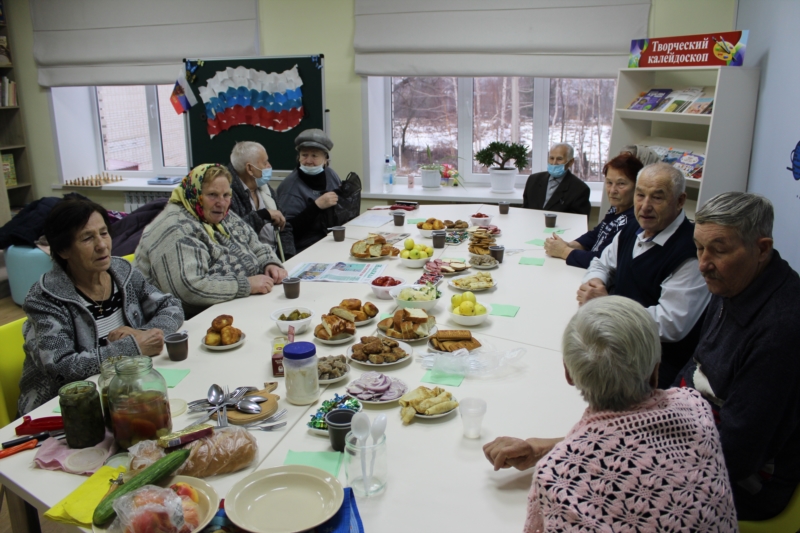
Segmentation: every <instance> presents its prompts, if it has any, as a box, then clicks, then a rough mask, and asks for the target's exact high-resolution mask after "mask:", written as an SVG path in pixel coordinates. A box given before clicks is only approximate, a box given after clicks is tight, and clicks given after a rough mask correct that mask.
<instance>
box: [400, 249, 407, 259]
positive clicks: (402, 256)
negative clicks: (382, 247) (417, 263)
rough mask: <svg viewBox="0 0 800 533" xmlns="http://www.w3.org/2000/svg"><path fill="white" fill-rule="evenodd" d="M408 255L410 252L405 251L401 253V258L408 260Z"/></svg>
mask: <svg viewBox="0 0 800 533" xmlns="http://www.w3.org/2000/svg"><path fill="white" fill-rule="evenodd" d="M408 253H409V252H408V250H403V251H402V252H400V257H401V258H402V259H408Z"/></svg>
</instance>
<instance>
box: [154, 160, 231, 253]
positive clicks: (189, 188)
mask: <svg viewBox="0 0 800 533" xmlns="http://www.w3.org/2000/svg"><path fill="white" fill-rule="evenodd" d="M219 166H221V165H218V164H216V163H212V164H204V165H198V166H196V167H194V168H193V169H192V171H191V172H189V174H188V175H187V176H186V177H184V178H183V181H181V184H180V185H179V186H178V187H175V189H173V190H172V196H170V197H169V201H170V202H171V203H173V204H178V205H182V206H183V207H184V208H186V210H187V211H189V212H190V213H191V214H192V215H193V216H194V217H195V218H196V219H197V220H199V221H200V223H201V224H203V228H204V229H205V230H206V233H208V235H209V236H210V237H211V240H212V241H214V242H217V239H216V238H215V237H214V230H216V231H218V232H220V233H222V234H223V235H225V236H226V237H230V234H229V233H228V231H227V230H226V229H225V226H223V225H222V223H219V224H210V223H208V222H206V218H205V214H204V213H203V205H202V202H201V201H200V198H201V197H202V195H203V193H202V192H201V191H202V190H203V176H204V175H205V173H206V171H207V170H208V169H209V168H211V167H219ZM225 216H226V217H227V216H228V213H225ZM222 220H225V218H224V217H223V219H222Z"/></svg>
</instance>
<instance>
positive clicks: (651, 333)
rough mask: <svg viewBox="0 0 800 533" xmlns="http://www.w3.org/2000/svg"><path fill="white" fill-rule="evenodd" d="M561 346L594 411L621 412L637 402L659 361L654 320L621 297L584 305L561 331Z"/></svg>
mask: <svg viewBox="0 0 800 533" xmlns="http://www.w3.org/2000/svg"><path fill="white" fill-rule="evenodd" d="M562 351H563V354H564V366H565V367H566V368H567V371H568V372H569V375H570V376H571V377H572V381H573V382H574V383H575V387H576V388H577V389H578V390H579V391H580V393H581V396H583V399H584V400H586V401H587V402H588V403H589V406H590V407H591V408H592V409H594V410H597V411H605V410H611V411H624V410H626V409H628V408H630V407H632V406H634V405H636V404H638V403H640V402H642V401H643V400H644V399H645V398H647V396H648V395H649V394H650V393H651V392H652V390H653V387H652V385H651V384H650V377H651V376H652V375H653V371H654V370H655V368H656V365H657V364H658V362H659V361H660V360H661V343H660V341H659V337H658V327H657V326H656V323H655V321H654V320H653V318H652V317H651V316H650V315H649V314H647V312H646V311H645V310H644V308H643V307H642V306H641V305H640V304H639V303H637V302H635V301H633V300H631V299H629V298H624V297H622V296H604V297H602V298H595V299H593V300H590V301H589V302H587V303H586V304H585V305H583V306H582V307H581V308H580V309H579V310H578V312H577V313H575V316H573V317H572V320H570V321H569V324H568V325H567V329H565V330H564V336H563V338H562Z"/></svg>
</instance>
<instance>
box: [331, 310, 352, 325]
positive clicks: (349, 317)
mask: <svg viewBox="0 0 800 533" xmlns="http://www.w3.org/2000/svg"><path fill="white" fill-rule="evenodd" d="M330 313H331V314H332V315H336V316H338V317H341V318H343V319H345V320H348V321H350V322H355V321H356V315H355V314H353V313H352V312H351V311H349V310H347V309H344V308H343V307H332V308H331V311H330Z"/></svg>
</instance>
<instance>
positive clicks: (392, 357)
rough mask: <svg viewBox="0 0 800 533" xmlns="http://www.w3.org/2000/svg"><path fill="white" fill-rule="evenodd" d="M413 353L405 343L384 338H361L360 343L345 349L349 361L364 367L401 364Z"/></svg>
mask: <svg viewBox="0 0 800 533" xmlns="http://www.w3.org/2000/svg"><path fill="white" fill-rule="evenodd" d="M413 353H414V350H413V348H411V346H409V345H408V344H406V343H405V342H401V341H397V340H395V339H389V338H386V337H374V336H371V337H361V342H359V343H358V344H354V345H353V346H350V347H349V348H348V349H347V357H349V358H350V360H351V361H355V362H356V363H359V364H362V365H366V366H388V365H396V364H398V363H402V362H403V361H407V360H409V359H408V358H409V357H410V356H411V355H412V354H413Z"/></svg>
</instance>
